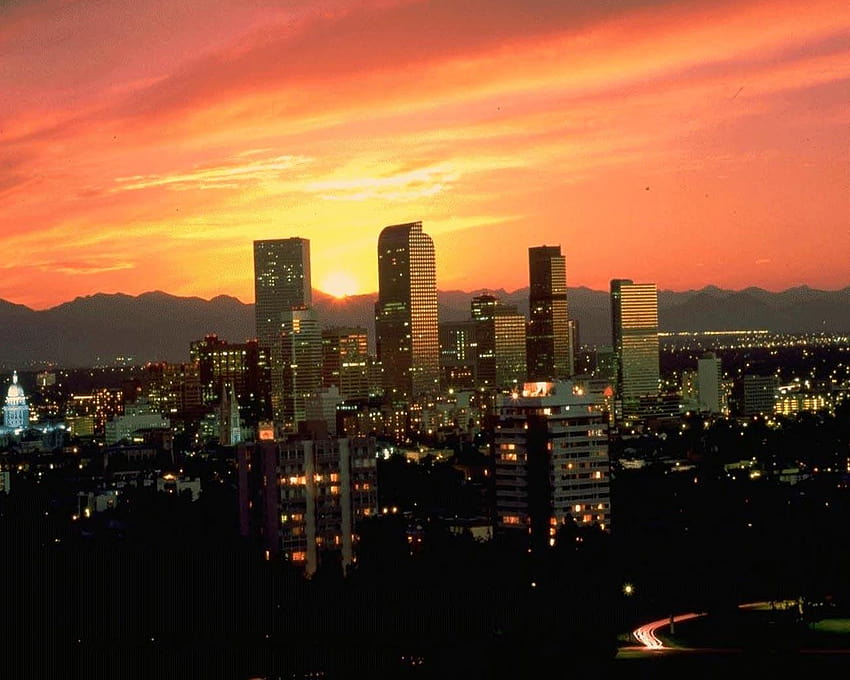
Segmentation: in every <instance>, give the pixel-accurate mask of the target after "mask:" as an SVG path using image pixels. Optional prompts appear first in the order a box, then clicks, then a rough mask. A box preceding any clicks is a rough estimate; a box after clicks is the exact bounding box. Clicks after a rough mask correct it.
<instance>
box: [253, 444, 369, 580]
mask: <svg viewBox="0 0 850 680" xmlns="http://www.w3.org/2000/svg"><path fill="white" fill-rule="evenodd" d="M237 461H238V475H239V524H240V531H241V533H242V535H243V536H247V537H251V538H252V539H254V541H255V542H256V543H257V545H258V547H259V548H260V549H262V550H264V551H266V555H267V556H269V557H270V556H280V557H282V558H284V559H286V560H289V561H291V562H293V563H294V564H296V565H299V566H302V567H303V568H304V570H305V573H306V574H307V575H308V576H310V575H312V574H313V573H315V571H316V569H317V568H318V566H319V564H320V562H321V561H322V559H323V558H325V557H327V558H329V559H334V560H339V562H340V563H341V565H342V568H343V569H346V568H347V567H348V566H349V565H351V564H353V562H354V560H355V555H356V544H357V525H358V523H359V522H360V521H361V520H362V519H365V518H366V517H370V516H372V515H375V514H376V513H377V511H378V500H377V498H378V496H377V477H376V459H375V440H374V439H372V438H366V437H360V438H341V439H290V440H280V441H263V442H249V443H243V444H240V445H239V447H238V449H237Z"/></svg>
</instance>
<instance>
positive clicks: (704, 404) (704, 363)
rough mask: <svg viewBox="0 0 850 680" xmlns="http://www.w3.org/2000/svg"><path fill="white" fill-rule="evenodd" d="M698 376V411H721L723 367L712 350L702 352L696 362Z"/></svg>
mask: <svg viewBox="0 0 850 680" xmlns="http://www.w3.org/2000/svg"><path fill="white" fill-rule="evenodd" d="M697 375H698V376H699V379H698V385H699V388H698V389H699V410H700V413H710V414H716V413H721V412H722V411H723V384H722V381H723V367H722V364H721V361H720V359H718V358H717V355H716V354H715V353H714V352H707V353H706V354H703V355H702V356H701V357H700V359H699V361H698V362H697Z"/></svg>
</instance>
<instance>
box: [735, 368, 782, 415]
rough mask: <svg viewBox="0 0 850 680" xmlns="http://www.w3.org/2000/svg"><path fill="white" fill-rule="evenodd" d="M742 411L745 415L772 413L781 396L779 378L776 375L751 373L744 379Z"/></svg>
mask: <svg viewBox="0 0 850 680" xmlns="http://www.w3.org/2000/svg"><path fill="white" fill-rule="evenodd" d="M742 383H743V393H744V394H743V397H744V398H743V404H742V412H743V415H745V416H756V415H763V414H768V415H770V414H772V413H773V412H774V411H775V410H776V401H777V399H778V398H779V378H778V377H777V376H775V375H750V374H747V375H745V376H744V378H743V380H742Z"/></svg>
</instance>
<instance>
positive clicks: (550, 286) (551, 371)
mask: <svg viewBox="0 0 850 680" xmlns="http://www.w3.org/2000/svg"><path fill="white" fill-rule="evenodd" d="M528 282H529V291H528V330H527V333H526V354H527V361H528V379H529V380H532V381H538V380H555V379H558V378H567V377H569V376H570V375H572V372H573V352H572V347H571V344H570V329H569V308H568V306H567V265H566V260H565V259H564V256H563V255H561V246H537V247H534V248H529V249H528Z"/></svg>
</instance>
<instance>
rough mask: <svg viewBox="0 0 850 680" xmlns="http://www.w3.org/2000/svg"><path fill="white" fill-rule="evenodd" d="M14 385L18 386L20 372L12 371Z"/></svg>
mask: <svg viewBox="0 0 850 680" xmlns="http://www.w3.org/2000/svg"><path fill="white" fill-rule="evenodd" d="M12 383H13V384H15V385H17V384H18V372H17V371H12Z"/></svg>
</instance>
